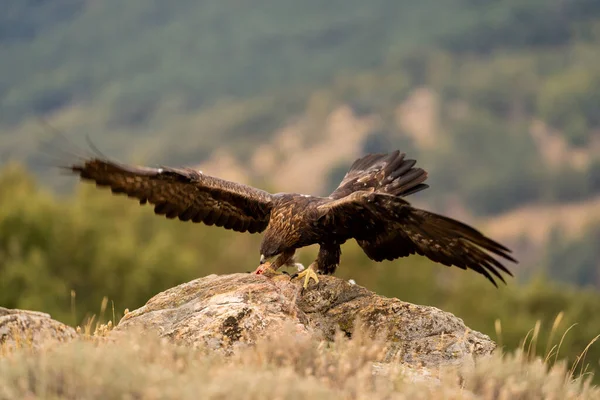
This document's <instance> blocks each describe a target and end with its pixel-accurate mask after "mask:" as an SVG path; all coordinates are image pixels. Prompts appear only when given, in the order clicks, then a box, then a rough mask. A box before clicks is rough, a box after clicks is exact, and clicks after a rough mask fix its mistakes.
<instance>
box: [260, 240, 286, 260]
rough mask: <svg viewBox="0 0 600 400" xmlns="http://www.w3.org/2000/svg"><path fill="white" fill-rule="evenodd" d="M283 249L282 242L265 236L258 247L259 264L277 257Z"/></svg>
mask: <svg viewBox="0 0 600 400" xmlns="http://www.w3.org/2000/svg"><path fill="white" fill-rule="evenodd" d="M284 247H285V246H284V245H283V243H282V241H281V240H279V239H277V238H276V237H268V236H265V239H264V240H263V242H262V243H261V245H260V263H261V264H264V263H265V262H266V261H267V260H269V259H271V258H273V257H275V256H277V255H279V254H280V253H282V252H283V250H284Z"/></svg>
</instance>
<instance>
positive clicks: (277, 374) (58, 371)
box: [0, 322, 600, 400]
mask: <svg viewBox="0 0 600 400" xmlns="http://www.w3.org/2000/svg"><path fill="white" fill-rule="evenodd" d="M79 331H80V333H81V335H80V339H78V340H75V341H73V342H71V343H68V344H64V345H60V346H53V347H49V348H45V349H43V350H39V351H32V350H29V349H27V348H21V349H19V350H16V351H12V352H9V353H5V354H4V356H2V357H1V358H0V399H33V398H46V399H113V398H115V399H200V398H201V399H266V398H268V399H288V398H289V399H304V398H307V399H308V398H310V399H321V398H323V399H331V398H334V399H335V398H339V399H374V398H377V399H379V398H381V399H511V400H515V399H557V400H558V399H592V398H600V390H599V389H597V388H595V387H593V386H591V385H590V383H589V376H585V375H584V376H579V377H577V378H574V377H573V374H572V371H569V370H568V369H567V367H566V365H565V363H562V362H557V363H552V366H550V363H548V362H547V361H545V360H544V359H543V358H541V357H534V356H532V355H531V354H527V353H526V351H524V350H521V351H518V352H516V353H514V354H510V355H504V356H503V355H500V354H497V355H494V356H492V357H488V358H486V359H481V360H479V361H478V362H477V363H476V364H474V365H471V366H468V367H461V368H445V369H441V370H424V369H420V370H419V369H407V368H405V367H402V366H401V365H399V364H378V361H379V360H381V359H382V357H383V346H382V343H381V342H379V341H377V340H374V339H371V338H370V337H369V335H367V334H365V333H361V332H360V331H359V333H358V334H355V335H354V337H353V338H352V339H347V338H345V337H344V336H343V335H339V336H338V337H337V338H336V340H335V341H334V342H333V343H325V342H320V341H317V340H314V339H312V338H310V337H307V336H306V335H300V334H298V333H296V331H295V330H294V327H289V328H288V329H287V330H285V331H284V332H279V333H278V336H277V337H272V338H265V339H264V340H262V341H259V342H258V343H257V344H256V345H255V346H238V347H237V348H236V350H235V351H234V352H233V353H232V354H230V355H224V354H223V353H221V352H219V351H214V350H212V351H211V350H209V349H206V348H203V347H200V348H197V349H191V348H188V347H180V346H176V345H173V344H172V343H170V342H168V341H166V340H164V339H158V338H156V337H153V336H151V335H147V334H141V333H131V334H127V335H122V336H117V337H115V338H114V339H110V340H108V339H107V333H108V332H109V331H110V326H107V325H99V324H96V325H95V326H94V325H93V323H92V322H90V323H89V324H88V325H87V326H86V327H84V328H83V329H80V330H79ZM524 343H525V341H524ZM524 348H526V347H525V344H524ZM547 358H548V357H547Z"/></svg>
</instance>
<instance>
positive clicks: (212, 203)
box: [68, 158, 272, 233]
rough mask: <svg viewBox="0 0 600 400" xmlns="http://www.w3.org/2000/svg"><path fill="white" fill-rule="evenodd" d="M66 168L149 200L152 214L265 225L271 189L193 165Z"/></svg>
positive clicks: (95, 163)
mask: <svg viewBox="0 0 600 400" xmlns="http://www.w3.org/2000/svg"><path fill="white" fill-rule="evenodd" d="M68 169H70V170H71V171H73V172H75V173H77V174H79V175H80V176H81V178H83V179H85V180H91V181H95V182H96V185H97V186H107V187H109V188H110V189H111V190H112V192H113V193H124V194H126V195H127V196H129V197H134V198H137V199H138V200H139V201H140V204H145V203H150V204H153V205H154V212H155V213H156V214H160V215H165V216H166V217H167V218H179V219H180V220H182V221H193V222H203V223H205V224H206V225H216V226H222V227H224V228H226V229H233V230H234V231H238V232H246V231H248V232H250V233H255V232H262V231H263V230H264V229H265V228H266V227H267V225H268V224H269V218H270V212H271V207H272V197H271V194H270V193H268V192H265V191H262V190H259V189H256V188H253V187H250V186H246V185H242V184H239V183H235V182H230V181H226V180H223V179H219V178H215V177H211V176H208V175H204V174H203V173H202V172H199V171H195V170H193V169H191V168H167V167H165V168H147V167H134V166H129V165H124V164H120V163H116V162H112V161H107V160H102V159H98V158H93V159H89V160H86V161H84V162H82V163H80V164H75V165H72V166H70V167H68Z"/></svg>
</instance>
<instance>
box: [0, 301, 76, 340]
mask: <svg viewBox="0 0 600 400" xmlns="http://www.w3.org/2000/svg"><path fill="white" fill-rule="evenodd" d="M76 336H77V333H76V332H75V330H74V329H73V328H71V327H70V326H67V325H65V324H63V323H61V322H58V321H55V320H53V319H52V318H51V317H50V315H49V314H46V313H42V312H37V311H27V310H17V309H8V308H4V307H0V346H1V347H2V348H8V349H11V348H18V347H33V348H39V347H41V346H45V345H49V344H54V343H56V342H66V341H69V340H71V339H74V338H75V337H76Z"/></svg>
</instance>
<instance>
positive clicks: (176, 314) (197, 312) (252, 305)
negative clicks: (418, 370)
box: [114, 274, 496, 367]
mask: <svg viewBox="0 0 600 400" xmlns="http://www.w3.org/2000/svg"><path fill="white" fill-rule="evenodd" d="M356 321H360V323H361V324H362V326H363V327H364V328H366V329H368V330H370V331H372V332H376V333H377V334H378V335H380V336H383V339H384V340H385V341H386V343H387V357H386V359H387V360H392V359H397V360H399V361H401V362H403V363H405V364H408V365H418V366H426V367H427V366H441V365H448V364H462V363H465V362H471V361H472V359H473V357H474V356H480V355H489V354H490V353H491V352H492V351H493V350H494V349H495V347H496V344H495V343H494V342H493V341H492V340H491V339H490V338H489V337H488V336H486V335H484V334H482V333H479V332H476V331H473V330H471V329H469V328H468V327H466V326H465V324H464V323H463V321H462V320H461V319H460V318H457V317H455V316H454V315H452V314H450V313H447V312H444V311H442V310H439V309H437V308H435V307H429V306H421V305H415V304H410V303H406V302H403V301H400V300H398V299H393V298H386V297H383V296H379V295H377V294H375V293H373V292H371V291H369V290H367V289H365V288H363V287H361V286H359V285H355V284H351V283H349V282H347V281H345V280H342V279H340V278H336V277H332V276H321V277H320V282H319V284H318V285H316V286H312V285H311V287H310V288H309V289H308V290H306V291H304V292H302V291H301V284H300V282H297V281H290V278H289V277H288V276H286V275H276V276H272V277H269V276H263V275H255V274H232V275H210V276H206V277H204V278H199V279H195V280H193V281H191V282H188V283H184V284H181V285H179V286H176V287H174V288H171V289H168V290H166V291H164V292H162V293H159V294H157V295H156V296H154V297H153V298H151V299H150V300H149V301H148V302H147V303H146V305H144V306H143V307H141V308H139V309H137V310H134V311H132V312H129V313H128V314H126V315H125V316H124V317H123V319H122V320H121V321H120V323H119V324H118V325H117V327H116V328H115V330H114V333H115V334H118V332H121V331H125V330H128V329H130V328H134V327H138V328H139V327H142V328H144V329H146V330H151V331H153V332H156V333H157V334H158V335H160V336H162V337H168V338H170V339H172V340H173V341H175V342H177V343H181V344H185V345H191V346H194V345H208V346H209V347H211V348H215V349H229V348H231V347H232V345H234V346H235V345H236V344H244V343H246V344H252V343H254V342H255V341H256V340H257V339H258V338H260V337H265V336H268V335H273V334H277V332H278V331H280V330H281V329H282V327H283V326H284V325H285V324H290V323H291V324H293V325H294V326H296V331H297V333H298V334H302V335H304V334H307V335H313V336H316V337H319V338H322V339H324V340H333V338H334V335H335V333H336V331H339V330H341V331H343V332H344V333H345V334H346V335H347V336H349V337H350V336H352V334H353V330H354V329H356V326H357V324H356Z"/></svg>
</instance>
